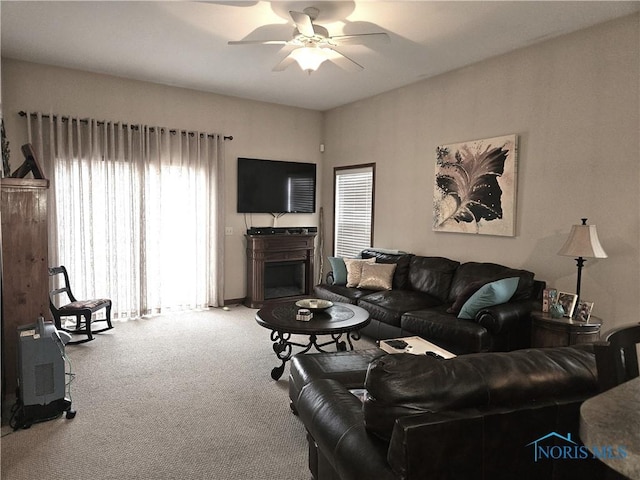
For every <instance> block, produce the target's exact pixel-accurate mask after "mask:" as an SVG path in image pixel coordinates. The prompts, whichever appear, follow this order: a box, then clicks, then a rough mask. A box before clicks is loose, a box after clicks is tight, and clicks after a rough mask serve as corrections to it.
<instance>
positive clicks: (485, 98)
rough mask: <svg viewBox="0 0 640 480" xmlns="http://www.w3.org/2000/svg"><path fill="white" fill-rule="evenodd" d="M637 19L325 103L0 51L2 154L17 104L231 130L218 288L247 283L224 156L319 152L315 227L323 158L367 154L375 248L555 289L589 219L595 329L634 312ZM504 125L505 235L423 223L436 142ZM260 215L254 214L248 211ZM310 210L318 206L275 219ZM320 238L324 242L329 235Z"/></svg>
mask: <svg viewBox="0 0 640 480" xmlns="http://www.w3.org/2000/svg"><path fill="white" fill-rule="evenodd" d="M639 19H640V17H639V16H638V15H635V16H632V17H627V18H624V19H621V20H617V21H614V22H611V23H607V24H604V25H601V26H597V27H595V28H592V29H588V30H584V31H581V32H578V33H575V34H572V35H568V36H564V37H561V38H558V39H554V40H550V41H548V42H545V43H542V44H540V45H537V46H533V47H530V48H527V49H523V50H520V51H517V52H514V53H511V54H508V55H504V56H501V57H497V58H494V59H489V60H487V61H484V62H481V63H478V64H476V65H473V66H470V67H467V68H464V69H461V70H458V71H455V72H451V73H448V74H445V75H441V76H439V77H436V78H432V79H428V80H425V81H422V82H419V83H416V84H413V85H410V86H407V87H405V88H402V89H398V90H395V91H392V92H389V93H386V94H383V95H379V96H376V97H373V98H369V99H366V100H363V101H361V102H357V103H354V104H351V105H348V106H345V107H341V108H338V109H335V110H331V111H329V112H326V113H325V114H324V115H323V114H322V113H319V112H314V111H309V110H303V109H295V108H289V107H283V106H277V105H271V104H266V103H260V102H254V101H249V100H242V99H238V98H230V97H225V96H220V95H214V94H208V93H203V92H197V91H192V90H186V89H179V88H174V87H168V86H161V85H155V84H149V83H144V82H136V81H131V80H123V79H119V78H115V77H109V76H104V75H94V74H91V73H87V72H79V71H74V70H67V69H60V68H53V67H47V66H42V65H36V64H30V63H25V62H19V61H14V60H10V59H3V60H2V107H3V110H4V115H5V123H6V127H7V131H8V135H9V141H10V142H11V145H10V146H11V150H12V158H13V159H12V165H13V167H14V168H15V167H16V166H17V164H18V162H19V161H21V159H20V158H19V157H18V158H16V155H17V154H18V153H19V146H20V145H21V144H22V143H24V141H25V132H24V125H25V122H24V119H22V118H20V117H18V115H17V112H18V111H19V110H40V111H43V112H48V111H52V112H56V113H63V114H70V115H79V116H83V117H88V116H92V117H98V118H105V119H109V120H123V121H127V122H141V123H148V124H159V125H164V126H167V127H176V128H185V129H197V130H204V131H212V132H221V133H224V134H226V135H233V136H234V140H233V141H232V142H229V143H227V177H226V183H227V188H226V201H227V205H226V219H227V220H226V225H227V226H231V227H233V228H234V235H233V236H231V237H227V238H226V250H227V256H226V269H225V280H226V283H225V298H227V299H235V298H241V297H243V296H244V294H245V291H246V290H245V280H244V269H245V258H244V245H245V244H244V238H243V236H242V234H243V233H244V229H245V224H244V219H243V216H242V215H239V214H237V213H235V198H236V191H235V182H236V179H235V162H236V157H238V156H250V157H251V156H256V157H261V158H272V159H283V160H304V161H310V162H316V163H319V164H321V172H322V180H323V181H322V182H321V184H322V188H321V189H320V191H319V198H321V199H322V203H321V205H323V206H324V210H325V215H326V225H327V226H328V228H327V234H328V235H331V224H332V221H331V220H332V219H331V212H332V209H333V205H332V200H331V192H332V189H333V184H332V172H333V170H332V169H333V167H334V166H336V165H349V164H355V163H368V162H376V164H377V185H376V200H377V201H376V217H375V245H376V246H382V247H390V248H401V249H406V250H409V251H412V252H414V253H417V254H424V255H442V256H447V257H451V258H455V259H459V260H462V261H465V260H479V261H493V262H499V263H504V264H507V265H510V266H513V267H523V268H527V269H530V270H532V271H534V272H536V275H537V277H538V278H540V279H544V280H546V281H547V282H548V283H549V284H550V285H552V286H554V287H557V288H559V289H561V290H565V291H569V292H571V291H574V290H575V276H576V269H575V261H574V260H573V259H571V258H568V257H560V256H558V255H556V252H557V251H558V250H559V249H560V247H561V246H562V244H563V242H564V240H565V238H566V236H567V234H568V232H569V229H570V226H571V225H572V224H573V223H578V222H579V219H580V218H581V217H588V218H589V223H593V224H597V226H598V230H599V234H600V240H601V242H602V244H603V246H604V248H605V250H606V251H607V253H608V254H609V258H607V259H602V260H588V261H587V264H586V267H585V270H584V275H583V284H582V292H583V297H584V298H585V299H587V300H592V301H594V302H595V309H594V314H595V315H598V316H601V317H603V318H604V319H605V322H606V323H605V329H607V328H611V327H613V326H614V325H617V324H624V323H628V322H632V321H637V312H638V311H639V310H640V288H639V285H640V225H639V224H640V214H639V211H640V169H639V166H638V163H639V161H640V138H639V133H638V132H639V130H640V120H639V110H640V102H639V90H640V88H639V85H638V78H639V76H640V66H639V63H640V62H639V47H638V45H639V41H640V28H639V22H640V20H639ZM510 133H516V134H518V136H519V140H520V156H519V167H518V170H519V173H518V180H519V185H518V199H517V203H518V204H517V229H516V230H517V231H516V236H515V237H513V238H505V237H491V236H467V235H461V234H451V233H438V234H436V233H434V232H432V231H431V210H432V197H433V181H434V179H433V176H434V162H435V160H434V151H435V147H436V145H439V144H446V143H452V142H457V141H463V140H472V139H477V138H486V137H492V136H497V135H503V134H510ZM321 142H324V143H325V145H326V151H325V153H324V154H320V153H319V152H318V145H319V143H321ZM323 191H324V192H328V194H326V195H322V192H323ZM270 222H271V219H270V217H268V216H266V215H263V216H259V215H254V216H253V220H252V221H249V223H250V224H253V225H267V224H270ZM317 223H318V219H317V215H287V216H286V217H284V218H283V219H281V221H280V224H281V225H288V226H304V225H317ZM326 244H327V247H326V248H327V252H326V253H330V249H331V241H330V237H327V242H326Z"/></svg>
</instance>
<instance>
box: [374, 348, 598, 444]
mask: <svg viewBox="0 0 640 480" xmlns="http://www.w3.org/2000/svg"><path fill="white" fill-rule="evenodd" d="M365 388H366V389H367V392H368V394H367V396H366V398H365V402H364V417H365V425H366V427H367V430H369V431H370V432H372V433H373V434H375V435H378V436H380V437H381V438H384V439H389V438H390V436H391V432H392V429H393V425H394V423H395V420H396V419H397V418H400V417H403V416H407V415H413V414H418V413H425V412H444V411H451V410H457V409H462V408H479V409H482V408H488V407H491V408H494V407H505V406H520V405H525V404H535V403H537V402H544V401H553V400H566V399H569V398H575V397H576V396H580V395H585V394H588V393H594V394H595V393H597V391H598V384H597V370H596V365H595V359H594V355H593V353H592V352H589V351H588V350H587V349H583V348H574V347H558V348H539V349H526V350H516V351H513V352H500V353H496V352H491V353H476V354H470V355H462V356H459V357H455V358H451V359H448V360H439V359H435V358H433V357H429V356H423V355H410V354H397V355H386V356H383V357H380V358H378V359H376V360H374V361H373V362H371V364H370V365H369V370H368V371H367V377H366V380H365Z"/></svg>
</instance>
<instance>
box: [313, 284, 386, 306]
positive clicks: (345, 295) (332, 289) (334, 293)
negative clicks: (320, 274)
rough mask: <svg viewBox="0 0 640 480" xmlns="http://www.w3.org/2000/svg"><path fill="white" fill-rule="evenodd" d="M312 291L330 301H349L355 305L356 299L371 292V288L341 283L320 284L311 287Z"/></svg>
mask: <svg viewBox="0 0 640 480" xmlns="http://www.w3.org/2000/svg"><path fill="white" fill-rule="evenodd" d="M313 291H314V293H315V295H316V297H318V298H322V299H324V300H329V301H331V302H343V303H351V304H353V305H355V304H356V303H357V302H358V299H359V298H361V297H364V296H365V295H368V294H370V293H373V290H360V289H357V288H349V287H346V286H343V285H328V284H324V283H323V284H320V285H316V286H315V287H313Z"/></svg>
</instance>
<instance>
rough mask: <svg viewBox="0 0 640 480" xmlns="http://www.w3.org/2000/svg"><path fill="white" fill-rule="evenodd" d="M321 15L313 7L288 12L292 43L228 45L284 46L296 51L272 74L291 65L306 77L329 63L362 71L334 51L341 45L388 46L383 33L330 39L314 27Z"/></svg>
mask: <svg viewBox="0 0 640 480" xmlns="http://www.w3.org/2000/svg"><path fill="white" fill-rule="evenodd" d="M319 13H320V11H319V10H318V9H317V8H314V7H308V8H305V9H304V11H303V12H292V11H290V12H289V15H291V18H292V20H293V23H295V25H296V28H295V29H294V30H293V35H292V38H291V40H240V41H232V42H229V43H228V44H229V45H287V46H293V47H295V48H294V50H292V51H291V52H290V53H289V55H287V56H286V57H285V58H284V59H283V60H282V61H281V62H280V63H278V64H277V65H276V66H275V67H273V71H274V72H281V71H282V70H284V69H286V68H287V67H289V66H290V65H291V64H292V63H293V62H298V65H300V68H301V69H302V70H304V71H306V72H308V73H309V74H310V73H311V72H313V71H315V70H317V69H318V67H320V65H321V64H322V63H323V62H324V61H325V60H329V61H331V62H333V63H335V64H336V65H338V66H339V67H341V68H343V69H345V70H347V71H360V70H363V69H364V67H363V66H362V65H360V64H359V63H357V62H355V61H354V60H352V59H350V58H349V57H347V56H346V55H344V54H343V53H340V52H339V51H337V50H336V49H335V47H341V46H344V45H372V44H376V43H387V42H389V35H387V34H386V33H361V34H357V35H337V36H333V37H331V36H329V32H328V31H327V29H326V28H324V27H322V26H320V25H315V24H314V23H313V21H314V20H315V19H316V18H318V14H319Z"/></svg>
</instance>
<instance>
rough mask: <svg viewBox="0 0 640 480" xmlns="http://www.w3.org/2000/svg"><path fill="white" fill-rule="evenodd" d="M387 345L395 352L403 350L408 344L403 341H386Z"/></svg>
mask: <svg viewBox="0 0 640 480" xmlns="http://www.w3.org/2000/svg"><path fill="white" fill-rule="evenodd" d="M387 345H389V346H390V347H391V348H395V349H396V350H404V349H405V348H407V345H409V344H408V343H407V342H405V341H404V340H387Z"/></svg>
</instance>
